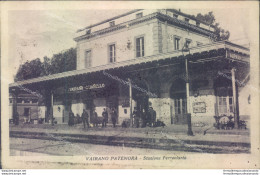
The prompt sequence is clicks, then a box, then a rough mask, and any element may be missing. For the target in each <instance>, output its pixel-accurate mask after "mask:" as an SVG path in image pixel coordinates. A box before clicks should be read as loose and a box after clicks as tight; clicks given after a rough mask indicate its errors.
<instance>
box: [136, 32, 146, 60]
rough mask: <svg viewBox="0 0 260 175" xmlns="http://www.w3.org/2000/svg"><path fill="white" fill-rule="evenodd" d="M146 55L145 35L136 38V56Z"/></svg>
mask: <svg viewBox="0 0 260 175" xmlns="http://www.w3.org/2000/svg"><path fill="white" fill-rule="evenodd" d="M143 56H144V37H140V38H136V57H143Z"/></svg>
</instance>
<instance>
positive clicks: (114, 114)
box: [111, 108, 117, 127]
mask: <svg viewBox="0 0 260 175" xmlns="http://www.w3.org/2000/svg"><path fill="white" fill-rule="evenodd" d="M111 118H112V123H113V127H116V119H117V112H116V110H115V109H114V108H113V109H112V112H111Z"/></svg>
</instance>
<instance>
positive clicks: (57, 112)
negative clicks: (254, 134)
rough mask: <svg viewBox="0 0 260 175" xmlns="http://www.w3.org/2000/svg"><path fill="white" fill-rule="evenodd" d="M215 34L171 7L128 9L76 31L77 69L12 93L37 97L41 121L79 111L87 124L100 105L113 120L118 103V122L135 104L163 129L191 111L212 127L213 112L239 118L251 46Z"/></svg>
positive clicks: (199, 122)
mask: <svg viewBox="0 0 260 175" xmlns="http://www.w3.org/2000/svg"><path fill="white" fill-rule="evenodd" d="M215 37H216V36H215V34H214V26H211V25H209V24H206V23H204V22H202V21H199V20H197V19H195V18H193V17H192V16H190V15H187V14H184V13H182V12H180V11H177V10H174V9H168V10H132V11H129V12H126V13H124V14H122V15H119V16H116V17H114V18H111V19H107V20H105V21H101V22H100V23H97V24H94V25H91V26H88V27H86V28H84V29H80V30H78V31H77V32H76V36H75V38H74V40H75V42H76V43H77V44H76V45H77V69H76V70H74V71H69V72H64V73H59V74H54V75H49V76H45V77H39V78H34V79H30V80H25V81H20V82H15V83H12V84H10V86H9V89H10V93H11V98H12V99H13V100H16V99H17V97H18V95H19V94H20V93H24V92H25V90H24V89H28V90H29V92H35V93H36V94H40V97H41V99H40V101H43V103H41V104H39V105H38V108H39V111H41V112H39V115H38V116H39V118H45V121H46V122H48V121H49V120H50V118H52V117H54V118H55V120H56V121H57V123H68V118H69V111H70V110H72V112H73V113H74V115H75V116H76V115H79V116H81V114H82V111H83V109H86V110H87V111H88V113H89V115H90V122H91V120H93V117H92V114H93V111H94V110H96V112H97V114H98V116H101V114H102V111H103V109H104V108H106V109H107V110H108V113H109V120H111V117H110V110H111V109H112V108H115V109H116V111H117V112H118V120H117V123H118V124H121V123H122V121H123V120H124V119H129V118H130V117H131V114H132V111H133V108H134V107H136V108H137V109H138V110H140V111H143V112H144V113H147V112H148V108H149V107H153V109H154V110H155V111H156V114H157V119H158V120H160V121H163V122H164V123H165V124H166V126H169V125H174V124H186V123H187V115H188V114H189V115H191V120H192V124H193V125H196V126H205V125H209V126H212V125H213V123H214V122H215V119H214V116H223V115H226V116H234V118H235V120H236V121H237V120H239V116H240V111H239V106H240V105H239V104H240V102H239V94H240V92H243V90H242V89H243V88H244V87H245V86H246V85H247V82H248V81H249V79H250V76H249V67H250V62H249V59H250V51H249V49H248V48H245V47H243V46H240V45H237V44H234V43H231V42H228V41H221V42H214V38H215ZM20 87H23V88H22V90H21V88H20ZM27 92H28V91H27ZM38 96H39V95H38ZM15 104H16V103H13V105H12V106H13V108H12V109H13V111H14V110H16V108H17V107H15Z"/></svg>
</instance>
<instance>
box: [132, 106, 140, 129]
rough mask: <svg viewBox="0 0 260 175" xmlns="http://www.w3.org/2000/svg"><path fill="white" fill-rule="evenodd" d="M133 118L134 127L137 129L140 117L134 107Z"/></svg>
mask: <svg viewBox="0 0 260 175" xmlns="http://www.w3.org/2000/svg"><path fill="white" fill-rule="evenodd" d="M133 118H134V126H135V127H136V128H139V119H140V115H139V112H138V110H137V108H136V107H134V111H133Z"/></svg>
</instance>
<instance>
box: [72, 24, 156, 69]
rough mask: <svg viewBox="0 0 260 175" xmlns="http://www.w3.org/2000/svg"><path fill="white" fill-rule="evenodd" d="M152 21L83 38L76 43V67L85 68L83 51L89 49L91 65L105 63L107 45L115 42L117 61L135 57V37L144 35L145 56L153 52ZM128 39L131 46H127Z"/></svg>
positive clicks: (107, 59) (106, 61) (107, 58)
mask: <svg viewBox="0 0 260 175" xmlns="http://www.w3.org/2000/svg"><path fill="white" fill-rule="evenodd" d="M152 25H153V23H151V21H150V22H149V23H147V24H146V25H144V24H142V25H138V26H139V27H135V28H131V29H129V30H128V29H124V30H121V31H117V32H113V33H108V34H107V35H102V36H100V37H97V38H95V39H90V40H84V41H81V42H79V43H78V48H77V49H78V50H77V51H78V55H77V60H78V61H77V69H84V68H85V52H86V50H89V49H91V56H92V67H95V66H99V65H105V64H108V63H109V57H108V56H109V55H108V54H109V53H108V51H109V50H108V45H109V44H112V43H115V45H116V60H117V62H120V61H125V60H129V59H134V58H135V37H138V36H142V35H143V36H144V39H145V56H149V55H152V54H153V36H152V35H153V31H152V30H153V27H152ZM128 41H130V43H131V47H130V49H128V48H127V43H128Z"/></svg>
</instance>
